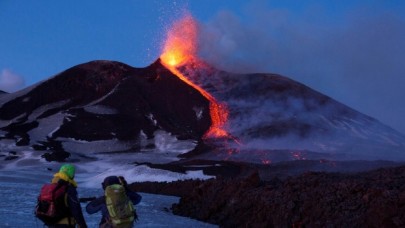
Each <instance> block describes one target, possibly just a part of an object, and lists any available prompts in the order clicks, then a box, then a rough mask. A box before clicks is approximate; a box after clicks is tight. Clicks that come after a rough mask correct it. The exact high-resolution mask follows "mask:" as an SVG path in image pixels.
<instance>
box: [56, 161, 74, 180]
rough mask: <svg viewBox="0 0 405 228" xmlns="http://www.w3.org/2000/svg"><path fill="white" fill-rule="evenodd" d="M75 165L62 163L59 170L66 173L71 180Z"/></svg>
mask: <svg viewBox="0 0 405 228" xmlns="http://www.w3.org/2000/svg"><path fill="white" fill-rule="evenodd" d="M75 171H76V169H75V167H74V166H73V165H71V164H64V165H62V166H61V167H60V169H59V172H60V173H64V174H66V175H67V176H68V177H69V178H70V179H72V180H73V178H74V177H75Z"/></svg>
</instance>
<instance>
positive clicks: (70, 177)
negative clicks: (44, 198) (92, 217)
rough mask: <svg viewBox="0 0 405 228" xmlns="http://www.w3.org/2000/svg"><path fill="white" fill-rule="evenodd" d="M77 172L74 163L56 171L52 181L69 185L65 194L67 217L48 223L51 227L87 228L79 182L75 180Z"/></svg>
mask: <svg viewBox="0 0 405 228" xmlns="http://www.w3.org/2000/svg"><path fill="white" fill-rule="evenodd" d="M75 172H76V169H75V167H74V166H73V165H71V164H64V165H62V166H61V167H60V169H59V172H57V173H55V175H54V177H53V179H52V183H58V184H60V185H67V188H66V195H65V199H66V200H65V204H66V210H65V211H64V213H65V214H66V217H64V218H62V219H61V220H59V221H58V222H56V224H52V225H48V227H50V228H67V227H69V228H70V227H79V228H87V224H86V221H85V220H84V217H83V212H82V208H81V206H80V202H79V198H78V195H77V190H76V188H77V183H76V181H75V180H74V177H75Z"/></svg>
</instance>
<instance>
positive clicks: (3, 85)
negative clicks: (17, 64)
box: [0, 69, 25, 93]
mask: <svg viewBox="0 0 405 228" xmlns="http://www.w3.org/2000/svg"><path fill="white" fill-rule="evenodd" d="M24 84H25V81H24V78H23V77H21V76H20V75H18V74H15V73H13V72H12V71H10V70H8V69H3V70H2V71H1V74H0V90H3V91H5V92H9V93H10V92H15V91H17V90H18V89H21V88H23V87H24Z"/></svg>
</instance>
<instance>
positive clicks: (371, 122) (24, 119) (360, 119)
mask: <svg viewBox="0 0 405 228" xmlns="http://www.w3.org/2000/svg"><path fill="white" fill-rule="evenodd" d="M178 70H179V72H181V73H182V74H184V75H185V76H186V77H187V78H188V79H189V80H190V81H192V82H193V83H195V84H197V85H199V86H200V87H201V88H202V89H203V90H204V91H207V93H209V94H210V95H211V96H212V97H214V98H215V99H216V100H217V101H218V102H220V104H223V105H224V106H226V109H227V112H228V114H227V115H228V116H227V120H226V123H224V124H223V126H222V127H223V128H224V130H226V132H227V135H223V136H219V137H218V136H217V137H214V136H211V137H209V136H207V135H206V133H207V132H208V131H209V130H210V128H211V127H212V125H213V121H212V119H213V117H212V111H211V110H210V108H212V106H211V105H210V102H212V101H210V100H209V99H207V97H206V96H204V95H203V94H202V93H201V92H200V91H199V90H197V89H195V88H194V87H193V86H190V85H189V84H188V83H185V82H184V80H181V79H179V78H178V77H177V76H176V75H175V74H174V73H173V72H172V71H171V70H170V69H168V68H167V67H166V66H165V65H163V64H162V63H161V61H160V59H158V60H157V61H156V62H155V63H153V64H151V65H150V66H148V67H145V68H134V67H131V66H129V65H126V64H123V63H119V62H114V61H92V62H88V63H84V64H80V65H78V66H74V67H72V68H70V69H67V70H66V71H63V72H61V73H59V74H57V75H55V76H53V77H51V78H49V79H48V80H45V81H43V82H40V83H38V84H36V85H33V86H31V87H28V88H26V89H23V90H21V91H18V92H15V93H10V94H5V93H3V94H2V95H1V96H0V139H1V141H0V142H1V145H2V148H1V149H2V151H3V153H6V152H9V151H17V152H18V151H24V150H30V149H34V150H35V151H37V152H35V153H41V154H42V156H43V157H44V158H45V159H46V160H48V161H54V160H56V161H69V160H80V159H82V160H84V159H98V158H99V156H100V155H102V154H104V155H105V154H110V155H111V154H119V155H116V156H124V157H125V156H128V155H129V154H140V153H142V154H145V153H146V154H147V153H155V152H156V151H159V152H164V153H165V154H171V155H173V157H174V158H176V159H177V160H178V159H179V158H178V157H179V156H180V157H183V158H187V159H204V160H229V161H242V162H250V163H263V164H269V163H274V162H279V161H289V160H322V159H328V160H359V159H360V160H394V161H397V160H405V136H403V135H401V134H400V133H398V132H396V131H395V130H393V129H391V128H389V127H387V126H385V125H384V124H382V123H380V122H379V121H377V120H376V119H373V118H371V117H369V116H367V115H364V114H362V113H360V112H357V111H355V110H354V109H351V108H350V107H347V106H345V105H344V104H341V103H339V102H337V101H335V100H333V99H332V98H330V97H328V96H326V95H323V94H321V93H319V92H317V91H315V90H313V89H311V88H309V87H307V86H305V85H303V84H300V83H298V82H296V81H294V80H291V79H289V78H287V77H284V76H280V75H276V74H264V73H256V74H234V73H229V72H224V71H220V70H217V69H214V68H212V67H210V66H208V65H206V64H203V63H198V64H197V63H191V64H187V65H184V66H182V67H180V68H179V69H178ZM174 145H175V146H174ZM122 153H125V154H126V155H121V154H122ZM158 156H160V155H158ZM17 157H18V156H17ZM143 161H145V160H143ZM133 162H136V160H133ZM148 162H154V161H148Z"/></svg>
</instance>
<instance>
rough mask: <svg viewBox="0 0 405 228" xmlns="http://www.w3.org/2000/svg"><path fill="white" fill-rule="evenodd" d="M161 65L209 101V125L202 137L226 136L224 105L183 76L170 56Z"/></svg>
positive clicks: (227, 134)
mask: <svg viewBox="0 0 405 228" xmlns="http://www.w3.org/2000/svg"><path fill="white" fill-rule="evenodd" d="M162 62H163V65H165V66H166V67H167V68H168V69H169V70H170V71H171V72H172V73H173V74H174V75H176V76H177V77H178V78H179V79H180V80H182V81H183V82H185V83H187V84H188V85H190V86H192V87H193V88H195V89H196V90H197V91H199V92H200V93H201V95H203V96H204V97H205V98H206V99H208V101H209V102H210V106H209V108H210V116H211V121H212V124H211V127H210V129H209V130H208V132H207V133H206V134H205V136H204V137H215V138H219V137H228V136H229V133H228V132H226V131H225V130H224V129H222V127H223V126H224V124H225V123H226V121H227V120H228V110H227V108H226V106H225V105H223V104H220V103H219V102H218V101H217V100H216V99H215V98H214V97H213V96H212V95H211V94H209V93H208V92H207V91H205V90H204V89H202V88H201V87H200V86H198V85H196V84H194V83H193V82H192V81H190V80H189V79H188V78H187V77H186V76H184V75H183V74H182V73H181V72H180V71H179V70H177V68H176V67H174V66H172V64H174V63H175V62H174V61H173V58H170V61H169V62H168V63H166V62H165V61H164V59H162Z"/></svg>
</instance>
